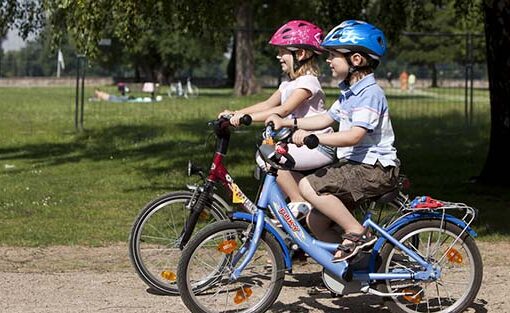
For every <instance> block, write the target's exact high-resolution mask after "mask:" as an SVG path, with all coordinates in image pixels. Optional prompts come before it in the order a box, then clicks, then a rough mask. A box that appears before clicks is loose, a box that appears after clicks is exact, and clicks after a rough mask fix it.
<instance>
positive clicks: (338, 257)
mask: <svg viewBox="0 0 510 313" xmlns="http://www.w3.org/2000/svg"><path fill="white" fill-rule="evenodd" d="M321 46H322V47H323V48H325V49H327V50H328V51H329V57H328V60H327V62H328V63H329V66H330V68H331V71H332V75H333V77H335V78H337V79H339V80H340V81H341V83H340V85H339V87H340V89H341V92H340V96H339V99H338V100H337V101H335V103H334V104H333V105H332V107H331V108H330V110H329V111H328V112H327V113H323V114H320V115H316V116H313V117H306V118H299V119H294V120H288V119H282V118H280V117H278V116H275V115H272V116H271V117H269V118H268V119H267V120H266V123H269V122H273V123H274V125H275V128H277V129H278V128H281V127H292V126H294V127H298V128H299V129H300V130H298V131H296V132H295V133H294V135H293V138H292V139H293V141H294V143H295V144H297V145H299V146H301V145H303V139H304V138H305V137H306V136H308V135H310V132H309V130H316V129H323V128H324V127H327V126H330V125H331V124H333V123H334V122H335V121H337V122H339V123H340V125H339V130H338V132H335V133H322V134H315V135H316V136H317V139H318V141H319V143H321V144H324V145H329V146H333V147H338V148H337V157H338V159H339V161H338V162H337V163H335V164H332V165H329V166H327V167H325V168H322V169H319V170H318V171H316V172H315V173H314V174H311V175H308V176H306V177H305V178H303V179H302V180H301V181H300V183H299V189H300V191H301V194H302V195H303V197H304V198H305V199H306V200H307V201H308V202H310V203H311V204H312V205H313V207H314V208H315V209H316V210H312V212H311V213H310V214H309V215H308V225H309V227H310V229H311V230H312V232H313V233H314V234H315V235H316V236H317V237H318V238H319V239H320V240H323V241H330V242H337V241H338V238H339V234H338V233H337V232H336V231H335V230H334V226H335V225H334V223H336V224H338V225H340V226H341V227H342V228H343V230H344V231H345V234H344V235H343V236H342V238H343V241H342V244H340V245H339V247H338V251H337V253H336V254H335V257H334V259H333V262H339V261H343V260H346V259H349V258H351V257H353V256H354V255H355V254H356V253H357V252H359V251H360V250H361V249H362V248H364V247H368V246H370V245H372V244H373V243H374V242H375V241H376V237H375V236H373V235H372V234H370V233H369V232H367V231H366V230H365V229H364V227H363V226H362V225H361V224H360V223H359V222H358V221H357V220H356V219H355V218H354V217H353V215H352V214H351V213H350V212H349V209H352V208H353V206H354V204H355V203H357V202H359V201H362V200H364V199H368V198H371V197H374V196H378V195H381V194H383V193H385V192H387V191H390V190H392V189H394V188H396V186H397V183H398V181H397V178H398V169H399V160H398V159H397V153H396V149H395V148H394V146H393V142H394V133H393V128H392V126H391V121H390V117H389V114H388V103H387V100H386V97H385V95H384V91H383V90H382V89H381V88H380V87H379V86H378V85H377V83H376V80H375V78H374V74H373V71H374V69H375V68H376V67H377V65H378V64H379V62H380V58H381V57H382V56H383V55H384V52H385V50H386V40H385V37H384V34H383V32H382V31H381V30H379V29H378V28H376V27H375V26H373V25H371V24H368V23H366V22H362V21H355V20H348V21H345V22H343V23H341V24H340V25H338V26H336V27H335V28H333V29H332V30H331V31H330V32H329V34H328V35H327V36H326V38H325V39H324V41H323V43H322V45H321ZM301 129H302V130H301ZM305 130H308V131H305ZM332 221H333V222H334V223H332Z"/></svg>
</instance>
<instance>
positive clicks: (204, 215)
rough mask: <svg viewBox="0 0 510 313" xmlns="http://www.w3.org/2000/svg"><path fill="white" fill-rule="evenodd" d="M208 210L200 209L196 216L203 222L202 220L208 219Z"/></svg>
mask: <svg viewBox="0 0 510 313" xmlns="http://www.w3.org/2000/svg"><path fill="white" fill-rule="evenodd" d="M209 215H210V214H209V212H206V211H202V213H200V215H199V216H198V219H199V220H200V221H201V222H203V221H207V220H208V219H209Z"/></svg>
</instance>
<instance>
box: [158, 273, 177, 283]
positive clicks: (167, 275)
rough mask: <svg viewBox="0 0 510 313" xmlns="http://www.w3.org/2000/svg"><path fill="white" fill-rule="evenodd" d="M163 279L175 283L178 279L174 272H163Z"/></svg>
mask: <svg viewBox="0 0 510 313" xmlns="http://www.w3.org/2000/svg"><path fill="white" fill-rule="evenodd" d="M161 277H163V278H164V279H166V280H168V281H171V282H174V281H175V280H176V279H177V275H175V273H174V272H172V271H163V272H161Z"/></svg>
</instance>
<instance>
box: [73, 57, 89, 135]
mask: <svg viewBox="0 0 510 313" xmlns="http://www.w3.org/2000/svg"><path fill="white" fill-rule="evenodd" d="M82 61H83V62H82ZM86 62H87V59H86V57H85V55H83V54H77V55H76V94H75V110H74V129H75V130H76V131H81V130H83V108H84V93H85V68H86ZM80 79H81V85H80ZM80 87H81V91H80Z"/></svg>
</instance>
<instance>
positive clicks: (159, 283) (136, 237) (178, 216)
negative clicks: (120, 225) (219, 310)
mask: <svg viewBox="0 0 510 313" xmlns="http://www.w3.org/2000/svg"><path fill="white" fill-rule="evenodd" d="M192 195H193V194H192V192H189V191H177V192H172V193H169V194H166V195H164V196H162V197H160V198H158V199H155V200H153V201H152V202H150V203H149V204H147V205H146V206H145V207H144V208H143V209H142V211H141V212H140V214H139V215H138V217H137V218H136V220H135V222H134V224H133V226H132V228H131V233H130V235H129V258H130V259H131V263H132V264H133V266H134V268H135V270H136V272H137V273H138V276H140V278H141V279H142V280H143V281H144V282H145V283H146V284H147V285H148V286H149V287H150V288H152V289H154V290H156V291H158V292H160V293H163V294H178V293H179V290H178V289H177V284H176V272H177V262H178V261H179V257H180V255H181V251H180V249H179V241H178V238H179V235H180V234H181V231H182V229H183V227H184V223H185V221H186V218H187V217H188V215H189V209H188V208H187V207H186V206H187V205H188V204H189V203H190V200H191V199H192ZM226 210H227V208H225V207H223V206H222V205H221V204H220V203H219V202H217V201H213V202H212V203H211V204H209V205H207V204H206V207H205V208H204V211H203V212H202V214H201V215H200V218H199V221H198V223H197V225H196V227H195V230H194V231H195V232H196V231H198V230H199V229H202V228H203V227H205V226H206V225H208V224H210V223H212V222H214V221H218V220H224V219H227V216H226V213H224V212H226Z"/></svg>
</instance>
